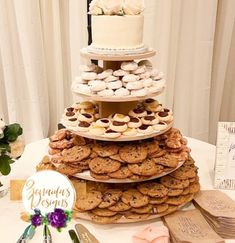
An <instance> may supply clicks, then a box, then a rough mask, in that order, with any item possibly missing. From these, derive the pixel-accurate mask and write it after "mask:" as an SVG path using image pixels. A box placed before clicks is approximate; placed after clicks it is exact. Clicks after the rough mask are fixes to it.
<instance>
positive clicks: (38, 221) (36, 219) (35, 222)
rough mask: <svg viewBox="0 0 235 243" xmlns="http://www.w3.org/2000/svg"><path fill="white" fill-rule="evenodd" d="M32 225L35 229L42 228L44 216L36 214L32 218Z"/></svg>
mask: <svg viewBox="0 0 235 243" xmlns="http://www.w3.org/2000/svg"><path fill="white" fill-rule="evenodd" d="M31 223H32V225H33V226H35V227H37V226H40V225H41V224H42V216H41V215H40V214H34V215H33V216H32V218H31Z"/></svg>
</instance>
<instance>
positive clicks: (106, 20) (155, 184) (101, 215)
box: [37, 0, 200, 224]
mask: <svg viewBox="0 0 235 243" xmlns="http://www.w3.org/2000/svg"><path fill="white" fill-rule="evenodd" d="M128 2H129V1H128V0H126V1H122V3H121V2H120V3H121V5H120V4H119V3H117V5H115V6H112V7H111V6H109V5H107V6H106V5H105V4H108V2H107V3H106V1H102V3H101V5H99V4H100V2H99V1H92V4H91V5H90V12H91V14H93V15H92V18H93V19H92V22H93V29H92V35H93V42H92V44H91V45H90V46H88V47H87V48H84V49H82V50H81V56H82V57H83V58H85V59H87V60H86V63H88V62H89V63H90V64H88V65H83V66H82V70H81V71H83V73H82V74H81V77H77V78H76V80H75V81H74V82H73V84H72V91H73V94H74V95H75V97H78V98H79V99H78V100H76V101H77V102H76V103H74V104H73V105H71V107H68V108H66V109H65V111H64V114H63V117H62V120H61V122H62V124H63V125H64V126H65V128H66V129H67V130H65V129H63V130H60V131H57V132H56V134H55V135H53V136H52V137H50V144H49V146H50V150H49V154H50V155H51V156H50V158H47V159H46V160H44V161H42V162H41V163H40V164H39V166H38V167H37V169H53V170H57V171H59V172H60V173H63V174H65V175H67V176H70V177H71V180H72V182H73V183H74V185H75V189H76V192H77V200H76V204H75V208H74V212H75V213H74V216H75V217H76V218H83V219H88V220H92V221H94V222H96V223H102V224H108V223H126V222H137V221H141V220H146V219H152V218H158V217H161V216H163V215H166V214H169V213H171V212H174V211H176V210H177V209H179V208H180V207H182V206H183V205H185V204H186V203H187V202H190V201H191V200H192V199H193V197H194V195H195V194H196V193H197V192H198V191H199V189H200V186H199V182H198V181H199V178H198V175H197V167H196V166H195V165H194V160H193V159H192V158H191V157H190V155H189V153H190V149H189V148H188V147H187V140H186V139H185V138H183V137H182V135H181V133H180V131H179V130H178V129H175V128H172V125H173V113H172V111H171V110H169V109H166V108H164V107H163V106H162V104H159V103H158V101H157V100H155V99H154V97H156V96H157V95H159V94H161V93H162V92H163V91H164V89H165V81H164V79H162V73H161V72H158V71H157V70H155V69H153V67H152V64H151V62H150V61H149V60H147V58H151V57H153V56H154V55H155V54H156V52H155V51H154V50H152V49H149V48H147V47H146V46H145V45H144V44H143V23H144V16H143V15H142V14H141V12H142V11H143V0H136V1H131V4H129V3H128ZM113 3H114V2H113ZM103 4H104V5H103ZM115 4H116V2H115ZM123 4H124V5H123ZM133 5H134V6H133ZM120 15H121V16H120ZM122 15H125V16H122ZM92 60H96V61H97V62H98V64H99V65H94V64H92ZM81 98H82V99H83V101H81ZM74 178H76V179H74Z"/></svg>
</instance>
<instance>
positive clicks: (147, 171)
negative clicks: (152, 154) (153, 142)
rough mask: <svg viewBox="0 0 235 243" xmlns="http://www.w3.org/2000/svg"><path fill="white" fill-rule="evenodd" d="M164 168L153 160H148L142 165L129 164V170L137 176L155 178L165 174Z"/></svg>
mask: <svg viewBox="0 0 235 243" xmlns="http://www.w3.org/2000/svg"><path fill="white" fill-rule="evenodd" d="M163 168H164V167H163V166H162V165H157V164H156V163H155V162H154V160H153V159H150V158H148V159H146V160H144V161H143V162H142V163H140V164H128V169H129V170H130V171H131V172H132V173H134V174H137V175H141V176H153V175H159V174H161V173H162V172H163Z"/></svg>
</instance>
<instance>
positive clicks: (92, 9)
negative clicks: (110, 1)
mask: <svg viewBox="0 0 235 243" xmlns="http://www.w3.org/2000/svg"><path fill="white" fill-rule="evenodd" d="M99 1H100V0H93V1H92V2H91V3H90V6H89V13H90V14H92V15H102V14H103V10H102V9H101V8H100V7H99Z"/></svg>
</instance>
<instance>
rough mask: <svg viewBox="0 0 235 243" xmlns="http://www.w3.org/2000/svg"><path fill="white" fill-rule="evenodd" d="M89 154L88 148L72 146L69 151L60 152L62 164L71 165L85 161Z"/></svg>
mask: <svg viewBox="0 0 235 243" xmlns="http://www.w3.org/2000/svg"><path fill="white" fill-rule="evenodd" d="M90 153H91V149H90V147H89V146H74V147H72V148H70V149H64V150H63V151H62V156H63V162H64V163H73V162H77V161H81V160H83V159H86V158H87V157H88V156H89V155H90Z"/></svg>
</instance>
